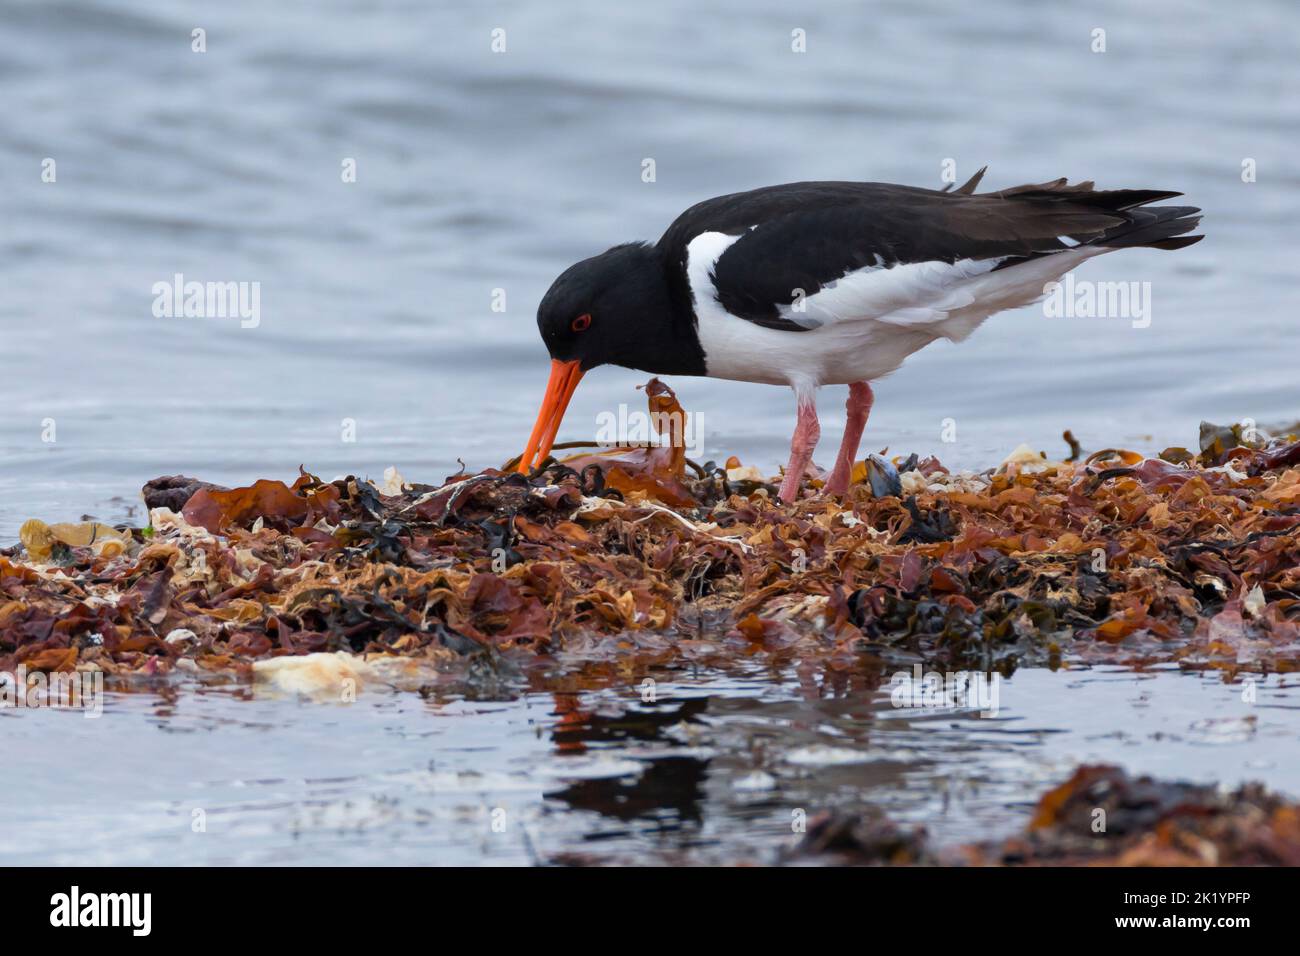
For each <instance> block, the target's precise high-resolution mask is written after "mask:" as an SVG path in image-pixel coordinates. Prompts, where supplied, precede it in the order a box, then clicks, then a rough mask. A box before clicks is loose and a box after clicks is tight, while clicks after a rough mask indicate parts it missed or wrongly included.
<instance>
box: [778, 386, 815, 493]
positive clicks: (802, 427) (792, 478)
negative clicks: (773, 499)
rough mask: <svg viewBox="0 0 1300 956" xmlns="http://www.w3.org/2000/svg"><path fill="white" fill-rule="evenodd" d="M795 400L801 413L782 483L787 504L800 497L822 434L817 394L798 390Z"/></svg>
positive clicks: (795, 427) (782, 490)
mask: <svg viewBox="0 0 1300 956" xmlns="http://www.w3.org/2000/svg"><path fill="white" fill-rule="evenodd" d="M795 398H796V400H797V401H798V407H799V412H798V418H797V420H796V421H795V426H794V437H793V438H792V439H790V464H788V465H786V468H785V480H784V481H782V482H781V492H780V495H781V500H782V501H784V502H786V503H787V504H788V503H789V502H792V501H794V500H795V499H796V498H798V497H799V484H800V482H801V481H803V476H804V472H805V471H807V470H808V463H809V462H810V461H812V453H813V449H814V448H816V447H817V439H818V438H820V437H821V434H822V429H821V426H820V425H818V424H817V398H816V393H815V392H812V391H809V392H801V391H799V390H798V389H796V390H795Z"/></svg>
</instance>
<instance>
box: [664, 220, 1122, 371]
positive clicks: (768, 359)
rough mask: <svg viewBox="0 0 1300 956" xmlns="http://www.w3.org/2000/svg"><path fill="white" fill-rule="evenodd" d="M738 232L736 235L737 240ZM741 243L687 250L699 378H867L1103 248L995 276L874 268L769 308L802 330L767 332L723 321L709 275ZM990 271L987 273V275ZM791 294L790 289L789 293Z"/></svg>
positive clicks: (698, 244) (708, 235)
mask: <svg viewBox="0 0 1300 956" xmlns="http://www.w3.org/2000/svg"><path fill="white" fill-rule="evenodd" d="M742 235H743V234H742ZM740 238H741V236H738V235H736V236H732V235H727V234H725V233H721V232H704V233H700V235H698V236H696V237H695V238H694V239H692V240H691V241H690V242H689V243H688V244H687V246H686V276H687V280H688V282H689V284H690V289H691V295H692V297H693V299H694V305H695V316H696V320H697V331H698V334H699V338H700V346H701V348H703V350H704V360H705V366H706V368H707V371H708V374H709V375H711V376H713V377H715V378H727V379H735V380H740V381H747V382H766V383H772V384H785V383H789V384H791V385H794V386H795V387H796V388H799V387H808V386H816V385H831V384H844V383H848V382H858V381H872V380H874V379H877V378H880V377H881V376H883V375H887V374H889V373H890V372H892V371H894V370H895V369H897V368H898V366H899V365H901V364H902V362H903V360H904V359H905V358H906V357H907V356H908V355H910V354H912V353H913V352H915V351H917V350H918V349H920V348H923V347H924V346H925V345H928V344H929V343H930V342H933V341H934V340H935V339H937V338H948V339H952V340H953V341H961V340H962V339H964V338H966V337H967V336H968V335H970V333H971V332H973V331H974V330H975V329H976V328H977V327H978V326H979V325H980V323H981V322H983V321H984V319H986V318H988V317H989V316H990V315H992V314H993V313H995V312H1000V311H1002V310H1004V309H1010V308H1016V307H1018V306H1022V305H1028V304H1029V303H1031V302H1034V301H1036V300H1038V299H1040V298H1042V297H1043V295H1044V294H1045V293H1044V289H1043V287H1044V285H1045V284H1046V283H1048V282H1051V281H1054V280H1056V279H1059V278H1060V277H1061V276H1063V275H1064V274H1065V273H1067V272H1069V271H1070V270H1071V269H1073V268H1074V267H1075V266H1077V265H1078V264H1079V263H1081V262H1083V261H1084V260H1085V259H1088V258H1091V257H1092V256H1094V255H1099V254H1101V253H1103V252H1109V251H1111V250H1109V249H1107V248H1106V247H1098V246H1085V247H1080V248H1071V249H1067V250H1063V251H1061V252H1057V253H1053V254H1051V255H1046V256H1041V257H1039V258H1037V259H1030V260H1028V261H1026V262H1023V263H1017V264H1015V265H1012V266H1008V267H1007V268H1005V269H997V266H998V265H999V264H1000V263H1001V262H1003V261H1004V260H1003V259H961V260H958V261H957V262H952V263H948V262H937V261H935V262H913V263H905V264H899V265H894V266H888V267H887V266H885V264H884V263H883V262H881V261H880V260H879V257H877V262H876V263H875V264H873V265H869V266H866V267H864V268H862V269H857V270H855V271H853V272H850V273H849V274H848V275H845V276H843V277H842V278H840V279H837V280H835V281H834V282H831V283H828V284H827V285H825V286H824V287H823V288H821V289H820V290H818V291H817V292H816V293H814V294H813V295H810V296H806V297H804V298H803V299H802V301H796V302H795V303H793V304H789V305H782V304H777V306H776V308H777V311H778V313H779V314H780V315H781V317H782V318H785V319H788V320H790V321H791V322H794V323H796V324H798V325H801V326H803V327H804V328H805V329H806V330H807V331H803V332H792V331H786V330H782V329H771V328H766V327H764V326H761V325H758V324H756V323H754V322H750V321H749V320H748V319H743V318H740V317H739V316H735V315H732V314H731V313H730V312H728V311H727V310H726V309H724V308H723V307H722V304H721V303H720V302H719V301H718V290H717V287H716V285H715V284H714V282H713V270H714V268H715V266H716V264H717V261H718V258H719V257H720V256H721V255H722V254H723V253H724V252H726V251H727V249H728V248H730V247H731V245H732V244H733V243H735V242H736V241H737V240H738V239H740ZM995 270H996V271H995ZM791 294H794V290H791Z"/></svg>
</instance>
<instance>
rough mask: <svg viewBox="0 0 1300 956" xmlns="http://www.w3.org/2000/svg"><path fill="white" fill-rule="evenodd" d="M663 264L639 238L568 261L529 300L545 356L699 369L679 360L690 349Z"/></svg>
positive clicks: (663, 370)
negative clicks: (535, 300) (536, 300)
mask: <svg viewBox="0 0 1300 956" xmlns="http://www.w3.org/2000/svg"><path fill="white" fill-rule="evenodd" d="M681 325H682V323H681V322H680V321H679V316H678V314H677V312H676V311H675V310H674V309H673V304H672V302H671V299H670V295H669V291H668V282H667V280H666V278H665V274H664V268H663V265H662V264H661V261H660V259H659V257H658V255H657V254H656V253H655V250H654V249H653V248H652V247H651V246H648V245H646V244H645V243H640V242H633V243H628V244H626V245H622V246H615V247H614V248H613V249H610V250H608V251H607V252H602V253H601V254H600V255H598V256H592V257H591V258H590V259H583V260H582V261H581V262H578V263H575V264H574V265H571V266H569V268H567V269H565V270H564V271H563V272H562V273H560V277H559V278H558V279H556V280H555V281H554V282H552V283H551V288H550V289H549V290H548V291H547V293H546V295H544V296H543V297H542V301H541V304H540V305H538V307H537V328H538V331H540V332H541V333H542V341H543V342H545V343H546V348H547V350H548V351H549V352H550V353H551V358H552V359H554V360H556V361H558V362H572V361H577V362H578V363H579V366H580V367H581V369H582V371H583V372H587V371H590V370H591V369H593V368H595V367H596V366H597V365H622V366H625V367H627V368H635V369H640V370H642V371H645V372H654V373H658V374H665V375H666V374H670V373H673V372H678V373H680V374H692V373H694V374H699V373H698V372H697V371H695V370H694V369H693V368H690V369H688V368H685V367H683V365H684V363H683V358H685V357H687V356H690V355H691V352H692V350H694V351H698V348H699V346H698V344H696V342H695V340H694V335H691V334H688V335H686V337H685V339H686V340H685V341H683V333H682V330H681Z"/></svg>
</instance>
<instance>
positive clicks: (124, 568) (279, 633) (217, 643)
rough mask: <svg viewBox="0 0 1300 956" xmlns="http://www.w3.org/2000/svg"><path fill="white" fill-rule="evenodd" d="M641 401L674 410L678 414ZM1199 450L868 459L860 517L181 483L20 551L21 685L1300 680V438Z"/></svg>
mask: <svg viewBox="0 0 1300 956" xmlns="http://www.w3.org/2000/svg"><path fill="white" fill-rule="evenodd" d="M647 390H648V391H649V392H650V393H651V398H650V404H651V410H652V411H655V410H660V411H662V410H664V409H668V410H670V411H671V410H673V409H677V408H679V406H677V404H676V400H675V398H674V397H673V396H672V393H671V391H669V390H668V389H667V387H666V386H663V385H662V384H661V383H658V382H657V381H652V382H651V385H650V386H649V387H648V389H647ZM1202 445H1203V450H1202V451H1201V453H1200V455H1199V456H1197V457H1195V458H1194V457H1193V456H1192V455H1191V454H1190V453H1187V452H1185V451H1183V450H1181V449H1170V450H1167V451H1166V452H1165V453H1163V457H1162V458H1155V459H1144V458H1142V457H1141V456H1139V455H1137V454H1135V453H1132V452H1127V451H1119V450H1108V451H1103V452H1098V453H1097V454H1094V455H1092V456H1091V457H1090V458H1089V459H1087V460H1086V461H1082V462H1068V461H1059V462H1054V461H1048V460H1047V459H1046V458H1044V457H1042V456H1041V455H1037V454H1033V453H1030V452H1028V450H1027V449H1023V448H1022V449H1021V450H1019V452H1018V454H1016V455H1013V456H1012V458H1011V459H1009V460H1008V461H1007V462H1005V463H1004V464H1003V465H1002V466H1000V467H999V468H997V469H995V470H990V471H988V472H985V473H983V474H970V473H966V474H951V473H949V472H948V471H947V470H946V469H944V468H943V466H942V465H941V464H940V463H939V462H938V461H936V460H934V459H933V458H930V459H926V460H923V461H917V460H916V458H915V456H913V458H912V459H910V460H909V461H907V462H903V463H901V464H896V463H894V462H887V461H885V460H884V459H883V458H881V457H880V456H871V457H870V458H869V459H868V460H867V462H866V463H865V464H863V465H859V467H858V472H857V475H856V476H855V477H857V478H858V479H859V480H858V481H856V482H855V484H854V485H853V487H852V488H851V489H850V495H849V497H848V498H847V499H846V500H843V501H836V500H832V499H830V498H827V497H823V496H818V495H816V494H808V493H807V492H806V493H805V496H804V497H803V498H801V500H800V501H798V502H797V503H796V504H794V505H785V504H782V503H780V502H779V501H778V500H776V498H775V487H774V485H773V484H772V483H771V482H769V481H766V480H764V479H763V477H762V476H761V475H759V474H758V472H757V470H756V469H754V468H752V467H750V468H744V467H740V466H739V463H737V462H735V461H734V460H732V461H731V462H728V466H727V467H718V466H716V465H713V464H712V463H710V464H707V465H703V466H693V465H690V464H689V463H687V462H686V461H685V459H684V457H683V453H682V452H681V450H680V449H677V448H672V447H670V446H655V447H637V448H615V449H610V450H606V451H601V452H596V453H592V454H582V455H579V456H577V457H576V458H571V459H568V460H566V461H565V462H563V463H554V462H552V463H549V464H546V463H544V467H543V468H541V469H540V470H539V471H538V472H536V473H534V474H533V475H531V476H524V475H521V474H518V473H516V472H513V471H509V470H503V471H497V470H492V469H489V470H487V471H484V472H482V473H480V474H475V475H464V474H462V475H456V476H453V477H452V478H450V479H449V480H448V481H447V482H446V483H444V484H443V485H441V486H439V487H434V486H427V485H414V486H410V485H406V484H404V483H403V482H402V481H401V479H400V476H397V475H396V474H395V473H390V475H389V478H388V480H387V482H386V483H385V486H384V487H382V488H377V487H376V486H375V485H374V484H372V483H370V482H368V481H365V480H362V479H359V478H355V477H348V478H342V479H338V480H335V481H321V480H320V479H318V478H316V477H314V476H312V475H310V474H307V473H306V472H303V473H302V474H301V475H300V476H299V477H298V479H297V480H296V481H294V482H293V483H292V484H285V483H283V482H280V481H273V480H261V481H257V482H255V483H254V484H253V485H251V486H249V487H246V488H236V489H221V488H217V487H215V486H212V485H208V484H205V483H202V482H199V481H196V480H193V479H189V478H184V477H179V476H177V477H170V478H159V479H156V480H154V481H151V482H149V484H148V485H147V486H146V487H145V488H144V492H143V495H144V499H145V503H146V505H147V506H148V507H149V508H150V516H151V523H150V526H149V527H147V528H143V529H140V528H127V527H119V528H109V527H106V526H105V525H102V524H97V523H95V522H93V521H88V522H86V523H83V524H79V525H45V524H44V523H42V522H40V521H38V520H32V521H29V522H27V524H25V525H24V526H23V528H22V530H21V532H20V536H21V538H22V545H21V546H18V547H14V548H10V549H8V550H4V551H0V667H4V668H12V667H13V666H15V665H17V664H20V663H21V664H26V666H27V668H28V670H47V671H48V670H67V669H70V668H98V669H102V670H104V671H108V672H110V673H121V672H130V671H141V670H144V671H147V672H148V673H160V672H166V671H168V670H169V669H171V668H174V667H176V666H178V665H180V666H184V667H186V668H187V669H191V670H194V669H198V670H214V669H215V670H225V669H232V668H233V669H236V670H238V669H241V668H247V667H248V666H249V665H250V663H251V662H252V661H254V660H256V659H258V658H265V657H268V656H279V655H294V654H304V653H310V652H316V651H340V650H341V651H349V652H353V653H363V652H364V653H378V654H386V655H402V656H404V657H418V658H425V659H431V660H432V661H433V662H435V663H436V662H440V661H445V662H451V661H454V660H455V659H456V658H458V657H465V656H473V655H483V654H487V655H493V656H497V655H505V656H508V657H512V658H514V659H516V660H518V659H522V658H527V657H530V656H535V655H539V654H547V655H552V656H554V655H563V656H564V657H565V658H566V659H568V660H585V661H593V660H602V659H603V660H617V661H619V662H621V663H622V664H623V665H625V666H627V665H631V664H636V663H638V662H644V663H655V662H663V661H666V660H671V659H673V658H675V657H676V658H684V659H687V660H700V659H711V660H714V661H719V662H721V661H725V660H726V659H728V658H730V659H735V658H736V657H737V656H738V655H744V656H752V655H759V654H762V655H769V656H771V657H773V658H774V659H778V660H781V659H783V660H800V661H815V662H819V663H821V662H825V663H827V664H828V665H830V666H832V667H836V668H842V669H854V668H856V667H858V666H860V665H862V664H863V663H864V662H870V661H871V660H872V659H875V658H892V657H904V658H907V659H908V660H914V659H916V655H921V656H922V657H923V658H924V659H927V660H931V661H938V662H942V663H952V664H960V665H963V666H972V667H983V668H988V669H999V670H1002V671H1004V672H1005V671H1009V670H1010V669H1012V668H1014V667H1016V666H1018V665H1019V664H1023V663H1030V664H1042V663H1046V664H1052V665H1055V664H1056V663H1058V662H1060V661H1061V660H1062V659H1063V658H1072V659H1077V660H1082V661H1095V660H1107V661H1120V662H1126V663H1133V664H1141V663H1144V662H1149V661H1156V660H1176V661H1179V662H1180V663H1181V664H1182V665H1184V666H1188V667H1202V668H1219V669H1222V670H1224V671H1227V672H1229V673H1230V674H1236V673H1238V672H1240V671H1251V672H1256V673H1258V672H1267V671H1270V670H1277V671H1289V670H1292V669H1294V668H1295V666H1296V664H1297V661H1300V596H1298V594H1297V587H1298V586H1300V530H1298V526H1300V442H1297V441H1282V440H1276V439H1275V440H1270V441H1256V442H1254V443H1253V444H1248V443H1246V442H1245V439H1244V438H1243V437H1242V436H1241V434H1240V432H1239V430H1235V431H1234V430H1230V429H1219V430H1216V429H1214V428H1213V427H1211V426H1206V427H1205V428H1203V435H1202ZM810 481H811V482H812V483H813V484H816V483H817V482H816V479H810ZM183 662H188V663H183Z"/></svg>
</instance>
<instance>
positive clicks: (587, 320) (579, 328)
mask: <svg viewBox="0 0 1300 956" xmlns="http://www.w3.org/2000/svg"><path fill="white" fill-rule="evenodd" d="M589 325H591V316H590V315H586V314H583V315H580V316H578V317H577V318H576V319H574V320H573V321H572V322H570V323H569V328H571V329H573V331H575V332H585V331H587V326H589Z"/></svg>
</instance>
